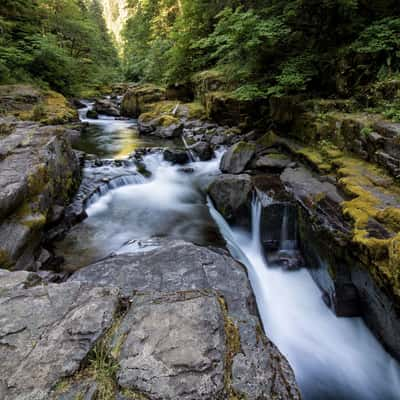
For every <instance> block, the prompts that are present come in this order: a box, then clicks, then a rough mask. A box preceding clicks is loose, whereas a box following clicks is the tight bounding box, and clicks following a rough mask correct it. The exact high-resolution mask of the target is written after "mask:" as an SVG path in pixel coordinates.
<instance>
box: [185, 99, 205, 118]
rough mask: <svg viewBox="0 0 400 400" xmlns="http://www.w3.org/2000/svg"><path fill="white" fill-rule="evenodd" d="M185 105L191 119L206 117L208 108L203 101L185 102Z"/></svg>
mask: <svg viewBox="0 0 400 400" xmlns="http://www.w3.org/2000/svg"><path fill="white" fill-rule="evenodd" d="M184 107H185V108H186V109H187V117H188V118H189V119H204V118H205V117H206V110H205V108H204V107H203V105H202V104H201V103H198V102H193V103H185V104H184Z"/></svg>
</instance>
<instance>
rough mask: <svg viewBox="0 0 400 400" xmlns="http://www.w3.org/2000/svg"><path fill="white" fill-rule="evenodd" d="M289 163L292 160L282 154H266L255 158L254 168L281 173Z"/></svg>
mask: <svg viewBox="0 0 400 400" xmlns="http://www.w3.org/2000/svg"><path fill="white" fill-rule="evenodd" d="M291 163H292V160H291V159H290V158H289V157H286V156H284V155H282V154H267V155H264V156H261V157H259V158H257V160H256V161H255V163H254V167H255V168H257V169H262V170H272V171H283V170H284V169H285V168H286V167H288V166H289V165H290V164H291Z"/></svg>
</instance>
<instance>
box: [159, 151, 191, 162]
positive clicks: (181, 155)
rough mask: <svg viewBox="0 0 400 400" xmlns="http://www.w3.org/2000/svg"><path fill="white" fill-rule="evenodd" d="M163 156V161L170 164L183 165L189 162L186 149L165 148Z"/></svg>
mask: <svg viewBox="0 0 400 400" xmlns="http://www.w3.org/2000/svg"><path fill="white" fill-rule="evenodd" d="M163 157H164V160H165V161H169V162H171V163H172V164H179V165H184V164H187V163H188V162H189V155H188V152H187V151H186V150H171V149H165V150H164V153H163Z"/></svg>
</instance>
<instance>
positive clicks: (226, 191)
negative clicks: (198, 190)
mask: <svg viewBox="0 0 400 400" xmlns="http://www.w3.org/2000/svg"><path fill="white" fill-rule="evenodd" d="M252 193H253V184H252V181H251V177H250V176H249V175H246V174H242V175H229V174H224V175H220V176H218V177H217V178H216V179H215V180H214V181H213V182H212V183H211V185H210V187H209V189H208V194H209V195H210V197H211V199H212V201H213V203H214V206H215V208H216V209H217V210H218V211H219V212H220V213H221V214H222V216H223V217H224V218H225V219H226V220H227V221H228V222H230V223H233V224H239V225H249V223H250V213H251V199H252Z"/></svg>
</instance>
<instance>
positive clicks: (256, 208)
mask: <svg viewBox="0 0 400 400" xmlns="http://www.w3.org/2000/svg"><path fill="white" fill-rule="evenodd" d="M85 104H86V108H84V109H82V110H80V116H81V120H82V122H84V123H87V124H88V130H87V132H86V134H85V135H84V136H83V138H82V140H81V143H80V144H79V146H78V149H80V150H83V151H85V152H87V153H91V154H94V155H95V156H97V157H102V158H103V160H102V162H103V163H104V165H103V166H100V167H98V168H97V169H96V171H94V168H92V170H90V171H84V173H99V174H100V175H101V174H103V175H107V176H108V177H112V179H107V180H106V181H105V182H104V184H103V185H101V186H99V188H98V190H97V191H96V192H95V193H94V194H93V195H92V196H91V197H90V199H89V200H88V202H87V203H86V206H87V209H86V212H87V214H88V218H87V219H85V220H84V221H83V222H82V223H80V224H79V225H77V226H75V227H74V228H73V229H72V230H71V231H70V232H69V233H68V235H67V237H66V238H65V239H64V240H63V241H62V243H59V248H58V251H59V253H60V254H62V255H63V256H64V257H65V259H66V265H65V268H66V269H68V268H69V266H73V267H74V268H79V267H81V266H84V265H86V264H89V263H91V262H93V261H96V260H98V259H100V258H102V257H105V256H107V255H109V254H110V253H126V252H135V251H146V250H151V249H154V248H155V247H157V245H158V244H157V239H153V238H160V237H170V238H174V239H184V240H187V241H190V242H194V243H197V244H201V245H213V246H216V245H221V246H223V239H225V241H226V243H227V244H228V248H229V250H230V252H231V254H232V255H233V256H234V257H235V258H237V259H238V260H239V261H241V262H242V263H243V264H244V265H245V266H246V267H247V269H248V273H249V278H250V281H251V284H252V287H253V290H254V293H255V297H256V301H257V304H258V309H259V312H260V315H261V319H262V322H263V325H264V328H265V331H266V333H267V335H268V336H269V337H270V338H271V340H273V341H274V343H275V344H276V345H277V346H278V348H279V349H280V350H281V352H282V353H283V354H284V355H285V356H286V357H287V359H288V360H289V362H290V364H291V366H292V367H293V369H294V371H295V374H296V379H297V381H298V383H299V386H300V388H301V391H302V396H303V399H304V400H398V399H399V398H400V367H399V365H398V363H397V362H396V361H395V360H394V359H393V358H392V357H390V355H388V354H387V353H386V352H385V350H384V349H383V348H382V346H381V345H380V343H379V342H378V341H377V340H376V338H375V337H374V336H373V335H372V333H371V332H370V331H369V330H368V328H367V327H366V325H365V324H364V322H363V321H362V319H360V318H337V317H336V316H335V315H334V314H333V313H332V312H331V311H330V310H329V309H328V307H327V306H326V305H325V303H324V302H323V300H322V298H321V293H320V291H319V289H318V287H317V286H316V284H315V283H314V281H313V280H312V278H311V276H310V275H309V273H308V271H307V270H306V269H301V270H297V271H290V272H289V271H285V270H283V269H281V268H277V267H276V266H272V267H271V266H269V265H268V263H267V262H266V260H265V258H264V256H263V249H262V245H261V241H260V237H261V226H260V221H261V213H262V207H263V205H262V204H264V205H266V204H270V203H271V201H272V200H271V199H270V198H269V197H268V196H266V195H265V194H263V193H257V196H255V198H254V201H253V204H252V218H251V221H252V227H251V232H247V231H244V230H242V229H239V228H235V227H230V226H229V225H228V223H227V222H226V221H225V220H224V218H223V217H222V216H221V215H220V214H219V213H218V212H217V211H216V209H215V208H214V207H213V205H212V203H211V201H209V200H208V202H207V203H206V197H205V193H206V187H207V186H208V184H209V183H210V182H211V180H212V179H213V177H214V176H215V175H217V174H219V164H220V159H221V157H222V153H223V152H222V150H221V151H219V152H217V154H216V157H215V158H214V159H213V160H211V161H207V162H200V161H193V159H192V160H191V162H190V163H189V164H187V165H185V166H184V167H181V166H177V165H172V164H171V163H169V162H167V161H165V160H164V159H163V155H162V152H161V151H151V152H149V153H148V154H146V155H144V156H143V157H142V159H141V162H142V164H143V166H144V167H145V169H146V170H147V171H148V172H150V173H151V176H144V175H142V174H140V172H139V171H138V168H137V166H136V165H135V163H133V162H131V161H130V160H129V159H128V158H127V155H128V154H130V153H131V152H132V151H134V150H136V149H138V148H143V147H162V146H163V145H165V144H166V143H163V142H162V141H160V140H158V141H154V139H150V138H143V137H139V135H138V134H137V132H136V121H135V120H119V119H116V118H113V117H105V116H100V117H99V119H88V118H87V117H86V114H87V111H88V110H89V109H92V108H93V103H90V102H86V103H85ZM167 143H168V146H171V141H168V142H167ZM182 144H183V145H184V148H186V149H187V144H186V143H178V144H175V145H176V146H182ZM104 158H108V159H109V160H106V161H107V162H104V161H105V160H104ZM116 159H119V160H118V163H122V164H124V163H125V164H126V165H125V167H124V168H123V169H122V171H123V175H121V176H120V174H121V168H120V169H118V168H116V164H115V160H116ZM120 160H122V161H120ZM259 199H261V200H259ZM261 203H262V204H261ZM292 224H293V222H292V221H291V218H289V208H288V207H285V210H284V214H283V221H282V231H281V232H282V235H281V240H280V247H279V249H278V251H279V253H281V254H284V255H285V254H286V255H290V254H292V253H293V252H296V251H297V250H296V249H297V238H296V237H295V238H293V237H292V236H293V235H289V234H288V232H289V230H290V229H291V231H293V226H290V225H292Z"/></svg>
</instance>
